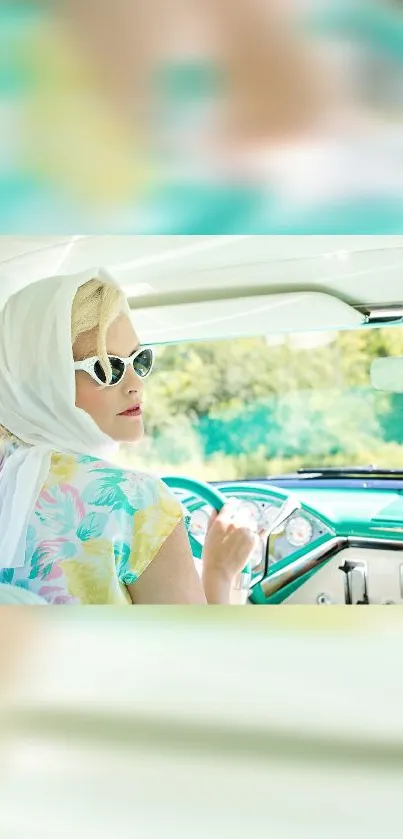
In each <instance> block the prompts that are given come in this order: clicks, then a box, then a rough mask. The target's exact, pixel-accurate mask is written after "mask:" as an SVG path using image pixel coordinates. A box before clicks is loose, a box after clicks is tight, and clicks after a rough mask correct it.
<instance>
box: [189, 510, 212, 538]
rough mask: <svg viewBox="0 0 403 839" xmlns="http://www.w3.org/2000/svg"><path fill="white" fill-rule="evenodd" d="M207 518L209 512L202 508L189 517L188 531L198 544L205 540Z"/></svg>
mask: <svg viewBox="0 0 403 839" xmlns="http://www.w3.org/2000/svg"><path fill="white" fill-rule="evenodd" d="M209 518H210V510H207V509H206V508H203V507H202V508H201V510H195V512H194V513H192V515H191V518H190V525H189V531H190V533H191V534H192V536H193V537H194V538H195V539H197V540H198V542H202V541H204V539H205V536H206V533H207V526H208V523H209Z"/></svg>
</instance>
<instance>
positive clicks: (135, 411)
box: [118, 405, 142, 417]
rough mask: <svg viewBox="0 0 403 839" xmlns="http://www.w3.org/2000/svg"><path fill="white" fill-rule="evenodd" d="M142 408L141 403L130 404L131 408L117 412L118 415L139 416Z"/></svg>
mask: <svg viewBox="0 0 403 839" xmlns="http://www.w3.org/2000/svg"><path fill="white" fill-rule="evenodd" d="M141 414H142V410H141V405H132V406H131V408H128V409H127V410H126V411H122V413H121V414H118V416H119V417H141Z"/></svg>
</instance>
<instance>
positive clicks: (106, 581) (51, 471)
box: [0, 270, 255, 605]
mask: <svg viewBox="0 0 403 839" xmlns="http://www.w3.org/2000/svg"><path fill="white" fill-rule="evenodd" d="M151 367H152V351H151V350H150V349H148V348H142V347H141V346H140V345H139V339H138V337H137V335H136V333H135V331H134V329H133V326H132V323H131V319H130V310H129V307H128V304H127V301H126V300H125V297H124V295H123V292H122V291H121V289H120V288H119V287H118V286H117V285H116V284H115V282H114V280H113V279H112V278H111V277H109V276H108V275H107V274H106V273H105V272H103V271H102V270H99V271H96V272H93V273H92V274H90V275H89V274H88V273H86V274H81V275H79V276H67V277H53V278H50V279H47V280H43V281H41V282H38V283H34V284H32V285H30V286H28V287H26V288H24V289H23V290H22V291H20V292H18V293H17V294H15V295H13V296H12V297H11V298H10V299H9V300H8V302H7V304H6V306H5V307H4V309H3V311H2V312H1V313H0V389H1V390H0V393H1V402H0V423H1V425H2V427H3V437H4V444H3V463H2V469H1V472H0V583H11V584H12V585H16V586H22V587H25V588H27V589H28V590H30V591H32V592H33V593H34V594H36V595H39V596H40V597H42V598H44V599H45V600H46V601H47V602H48V603H52V604H71V605H73V604H90V603H92V604H117V605H119V604H126V603H128V604H132V603H161V604H162V603H166V604H170V603H195V604H196V603H206V602H208V603H221V604H223V603H229V602H230V592H231V586H232V584H233V580H234V578H235V577H236V575H237V574H238V573H239V572H240V571H241V570H242V568H243V567H244V566H245V564H246V562H247V558H248V556H249V554H250V552H251V550H252V548H253V546H254V539H255V537H254V535H253V534H252V533H251V531H250V530H248V529H247V528H242V527H237V526H236V525H235V524H234V522H233V521H231V516H230V513H229V510H228V508H225V509H224V510H223V511H222V512H221V513H220V514H219V515H217V514H213V516H212V519H211V521H210V527H209V532H208V535H207V538H206V543H205V548H204V554H203V577H202V582H201V581H200V578H199V575H198V574H197V571H196V569H195V566H194V562H193V558H192V555H191V551H190V545H189V541H188V537H187V533H186V530H185V526H184V522H183V510H182V507H181V505H180V504H179V502H178V501H177V499H176V498H175V497H174V496H173V495H172V494H171V492H170V491H169V490H168V489H167V487H166V486H165V484H164V483H163V482H161V481H159V480H157V479H156V478H154V477H152V476H150V475H146V474H143V473H137V472H134V471H131V470H125V469H122V468H117V467H116V466H114V465H113V462H112V461H111V459H112V458H113V454H114V451H116V449H117V446H118V444H119V442H123V441H124V442H133V443H134V442H136V441H138V440H140V439H141V437H142V434H143V420H142V403H143V398H144V382H143V380H144V379H145V378H146V376H147V375H148V374H149V373H150V371H151Z"/></svg>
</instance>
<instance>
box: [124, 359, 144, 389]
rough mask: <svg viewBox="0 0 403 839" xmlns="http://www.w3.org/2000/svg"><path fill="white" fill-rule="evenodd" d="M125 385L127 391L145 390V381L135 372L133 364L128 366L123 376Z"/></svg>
mask: <svg viewBox="0 0 403 839" xmlns="http://www.w3.org/2000/svg"><path fill="white" fill-rule="evenodd" d="M123 387H124V389H125V390H126V392H127V393H140V392H141V391H142V390H143V382H142V381H141V379H140V377H139V376H137V374H136V373H135V372H134V369H133V367H132V365H131V364H130V365H129V367H127V369H126V374H125V376H123Z"/></svg>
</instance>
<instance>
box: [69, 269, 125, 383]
mask: <svg viewBox="0 0 403 839" xmlns="http://www.w3.org/2000/svg"><path fill="white" fill-rule="evenodd" d="M126 306H127V304H126V298H125V296H124V294H123V292H122V291H121V290H120V289H119V288H118V287H117V286H114V285H110V284H109V283H105V282H103V281H101V280H89V281H88V282H87V283H84V285H82V286H80V288H79V289H78V291H77V292H76V295H75V298H74V301H73V306H72V310H71V343H72V346H74V344H75V342H76V340H77V338H78V337H79V336H80V335H82V334H83V332H89V331H90V330H91V329H97V330H98V335H97V355H98V357H99V360H100V362H101V365H102V367H103V370H104V373H105V375H106V378H107V381H110V380H111V378H112V369H111V365H110V363H109V359H108V355H107V348H106V334H107V331H108V328H109V326H110V325H111V323H112V322H113V321H114V320H115V319H116V318H117V317H118V315H119V314H120V313H121V312H123V311H125V310H126Z"/></svg>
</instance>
